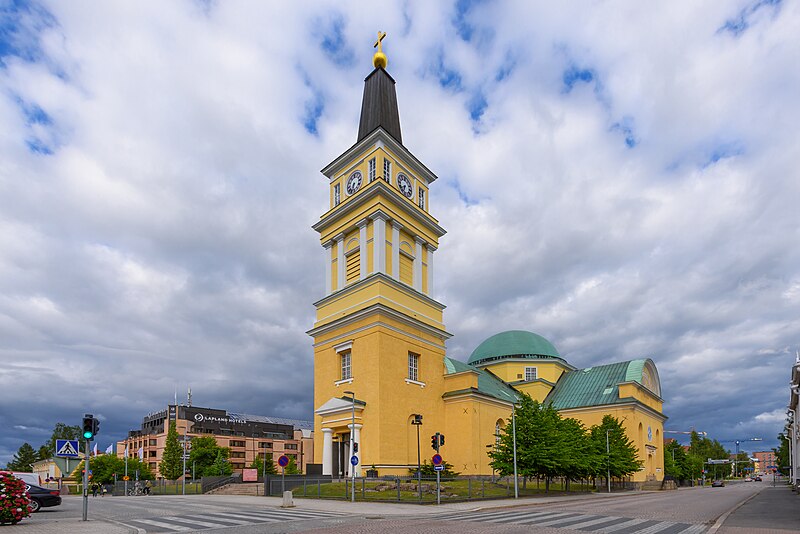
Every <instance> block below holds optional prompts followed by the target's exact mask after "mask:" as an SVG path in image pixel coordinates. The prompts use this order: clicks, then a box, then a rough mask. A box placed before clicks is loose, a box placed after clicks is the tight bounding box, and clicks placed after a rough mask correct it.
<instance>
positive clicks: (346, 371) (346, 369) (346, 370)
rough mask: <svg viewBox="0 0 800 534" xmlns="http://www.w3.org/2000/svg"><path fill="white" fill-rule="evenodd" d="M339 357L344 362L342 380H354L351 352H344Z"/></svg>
mask: <svg viewBox="0 0 800 534" xmlns="http://www.w3.org/2000/svg"><path fill="white" fill-rule="evenodd" d="M339 357H340V358H341V360H342V380H347V379H349V378H353V373H352V367H351V366H350V351H349V350H348V351H346V352H342V353H341V354H340V355H339Z"/></svg>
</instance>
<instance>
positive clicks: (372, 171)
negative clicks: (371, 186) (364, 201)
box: [369, 158, 376, 183]
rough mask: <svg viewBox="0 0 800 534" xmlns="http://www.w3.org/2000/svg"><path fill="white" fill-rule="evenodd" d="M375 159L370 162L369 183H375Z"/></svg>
mask: <svg viewBox="0 0 800 534" xmlns="http://www.w3.org/2000/svg"><path fill="white" fill-rule="evenodd" d="M375 167H376V165H375V158H372V159H371V160H369V181H370V183H372V182H374V181H375Z"/></svg>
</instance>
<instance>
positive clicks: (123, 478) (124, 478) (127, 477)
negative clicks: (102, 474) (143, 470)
mask: <svg viewBox="0 0 800 534" xmlns="http://www.w3.org/2000/svg"><path fill="white" fill-rule="evenodd" d="M130 479H131V477H129V476H128V475H125V476H124V477H122V480H124V481H126V482H127V481H128V480H130Z"/></svg>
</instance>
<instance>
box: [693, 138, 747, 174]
mask: <svg viewBox="0 0 800 534" xmlns="http://www.w3.org/2000/svg"><path fill="white" fill-rule="evenodd" d="M742 154H744V145H743V144H742V143H741V142H740V141H730V142H727V143H720V144H718V145H716V146H715V147H714V148H712V149H711V151H710V152H709V153H708V154H707V157H706V160H705V162H704V163H703V165H702V167H703V168H706V167H710V166H711V165H714V164H715V163H717V162H718V161H720V160H722V159H727V158H732V157H735V156H741V155H742Z"/></svg>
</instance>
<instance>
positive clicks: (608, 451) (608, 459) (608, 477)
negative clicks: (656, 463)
mask: <svg viewBox="0 0 800 534" xmlns="http://www.w3.org/2000/svg"><path fill="white" fill-rule="evenodd" d="M610 431H611V429H610V428H606V466H607V467H608V471H606V482H607V483H608V492H609V493H611V446H610V444H609V441H608V433H609V432H610ZM672 454H673V458H674V457H675V451H674V450H673V451H672Z"/></svg>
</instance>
